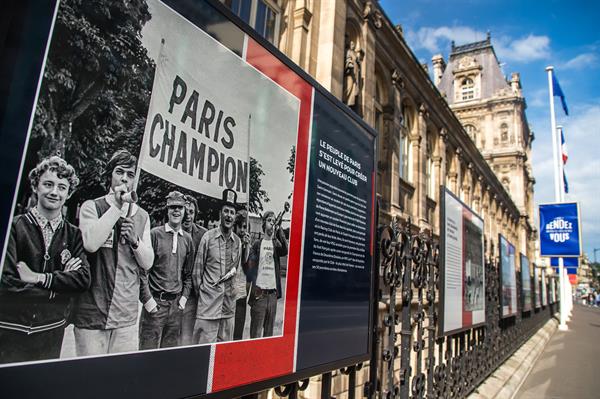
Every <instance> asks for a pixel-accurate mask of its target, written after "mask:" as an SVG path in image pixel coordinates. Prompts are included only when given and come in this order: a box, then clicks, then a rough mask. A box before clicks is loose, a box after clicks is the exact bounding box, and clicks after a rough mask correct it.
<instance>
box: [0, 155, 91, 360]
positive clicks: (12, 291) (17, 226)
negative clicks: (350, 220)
mask: <svg viewBox="0 0 600 399" xmlns="http://www.w3.org/2000/svg"><path fill="white" fill-rule="evenodd" d="M29 181H30V183H31V188H32V190H33V192H34V194H35V196H36V197H37V204H36V206H35V207H33V208H32V209H31V210H30V211H29V212H28V213H26V214H24V215H19V216H16V217H15V218H14V219H13V222H12V225H11V229H10V235H9V238H8V247H7V251H6V258H5V262H4V268H3V271H2V282H1V284H0V361H2V362H6V363H9V362H18V361H30V360H44V359H53V358H58V357H59V356H60V350H61V346H62V341H63V335H64V329H65V326H66V324H67V321H66V319H67V317H68V313H69V308H70V306H69V305H70V301H71V298H72V296H73V295H76V294H77V293H80V292H82V291H85V290H87V289H88V287H89V286H90V267H89V264H88V261H87V258H86V255H85V252H84V249H83V241H82V238H81V232H80V231H79V229H77V227H75V226H73V225H72V224H70V223H69V222H67V221H65V220H64V219H63V216H62V213H61V211H62V207H63V205H64V204H65V201H66V200H67V199H68V198H69V196H70V195H71V193H73V191H74V190H75V187H76V186H77V184H78V182H79V180H78V178H77V176H76V175H75V170H74V169H73V167H72V166H71V165H69V164H67V163H66V162H65V161H64V160H63V159H62V158H60V157H57V156H52V157H49V158H46V159H43V160H42V161H41V162H40V163H39V164H38V165H37V166H36V167H35V169H33V170H32V171H31V172H30V173H29Z"/></svg>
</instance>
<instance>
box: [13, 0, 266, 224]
mask: <svg viewBox="0 0 600 399" xmlns="http://www.w3.org/2000/svg"><path fill="white" fill-rule="evenodd" d="M151 17H152V16H151V14H150V12H149V9H148V5H147V4H146V1H145V0H128V1H112V0H99V1H95V2H94V3H93V5H92V4H91V3H89V2H86V1H83V0H64V1H62V2H61V4H60V8H59V11H58V15H57V19H56V22H55V27H54V32H53V35H52V40H51V43H50V48H49V53H48V58H47V61H46V67H45V69H44V75H43V80H42V84H41V88H40V95H39V98H38V103H37V107H36V110H35V116H34V121H33V128H32V134H31V137H30V140H29V145H28V151H27V155H26V159H25V165H24V170H25V171H29V170H30V169H32V168H33V167H34V166H35V165H36V164H37V163H38V162H39V161H40V160H41V159H42V158H43V157H45V156H48V155H53V154H60V155H61V156H62V157H63V158H65V159H66V160H67V161H68V162H69V163H70V164H71V165H73V166H74V167H75V169H76V170H77V172H78V175H79V177H80V180H81V183H80V185H79V186H78V188H77V190H76V191H75V193H74V194H73V195H72V197H71V199H70V200H69V201H68V202H67V205H68V209H69V217H70V218H71V219H73V218H74V216H75V212H76V208H77V205H78V204H80V203H81V202H82V201H84V200H87V199H90V198H95V197H98V196H100V195H102V194H104V193H106V190H107V187H106V182H104V181H103V180H102V177H101V176H102V172H103V170H104V167H105V165H106V162H107V161H108V159H109V158H110V156H111V155H112V154H113V152H114V151H116V150H117V149H121V148H125V149H128V150H129V151H130V152H131V153H132V154H135V155H137V154H138V153H139V150H140V147H141V142H142V138H143V133H144V127H145V123H146V117H147V113H148V106H149V103H150V97H151V90H152V82H153V80H154V71H155V64H154V62H153V61H152V60H151V59H150V58H149V57H148V54H147V51H146V48H145V47H144V46H143V45H142V41H141V32H142V28H143V27H144V25H145V24H146V23H147V22H148V21H149V20H150V19H151ZM263 175H264V172H263V170H262V167H261V165H260V164H259V163H258V162H257V161H256V160H255V159H252V160H251V164H250V210H251V211H253V212H258V211H260V210H262V206H263V203H266V202H268V200H269V198H268V195H267V193H266V191H265V190H264V189H262V187H261V178H262V176H263ZM172 190H179V191H182V192H184V193H186V194H187V193H189V194H191V195H194V196H195V197H196V198H197V199H198V201H199V209H198V215H199V217H200V218H201V219H203V220H204V221H206V222H207V221H209V220H216V219H218V210H219V208H220V206H219V205H220V199H218V198H210V197H207V196H203V195H199V194H197V193H194V192H191V191H189V190H185V189H182V188H181V187H178V186H176V185H175V184H172V183H170V182H167V181H164V180H162V179H159V178H158V177H156V176H153V175H150V174H148V173H144V172H142V173H141V175H140V181H139V185H138V194H139V196H140V205H141V206H142V207H144V209H146V210H147V211H148V212H149V213H150V214H151V216H152V220H153V224H158V223H161V222H162V220H164V217H165V215H164V203H165V197H166V195H167V194H168V193H169V192H170V191H172ZM30 194H31V189H30V188H29V183H28V181H27V179H26V178H25V179H22V181H21V185H20V187H19V198H18V202H19V204H20V206H19V208H20V209H23V208H24V206H25V204H26V203H27V201H28V197H29V196H30ZM17 212H19V210H17Z"/></svg>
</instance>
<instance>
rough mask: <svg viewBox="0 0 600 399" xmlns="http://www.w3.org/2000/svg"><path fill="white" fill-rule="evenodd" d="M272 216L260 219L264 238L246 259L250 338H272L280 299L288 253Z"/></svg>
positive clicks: (285, 243) (284, 240)
mask: <svg viewBox="0 0 600 399" xmlns="http://www.w3.org/2000/svg"><path fill="white" fill-rule="evenodd" d="M274 216H275V214H274V213H273V212H272V211H267V212H265V213H264V215H263V217H262V220H263V221H262V229H263V232H264V236H263V237H262V238H261V239H260V240H256V241H255V242H254V243H253V244H252V248H251V249H250V255H249V258H248V276H249V279H250V281H251V282H252V289H251V291H250V298H249V300H248V304H249V305H250V338H259V337H261V336H262V337H270V336H272V335H273V327H274V324H275V316H276V313H277V300H278V299H279V298H281V260H280V257H282V256H286V255H287V253H288V246H287V241H286V239H285V235H284V233H283V230H282V229H281V227H280V226H277V225H275V217H274Z"/></svg>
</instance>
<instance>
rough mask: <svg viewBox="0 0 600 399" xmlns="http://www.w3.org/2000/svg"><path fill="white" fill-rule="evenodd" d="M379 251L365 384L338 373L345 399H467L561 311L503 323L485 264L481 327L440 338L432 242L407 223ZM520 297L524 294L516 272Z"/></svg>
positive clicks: (493, 267) (350, 372) (293, 391)
mask: <svg viewBox="0 0 600 399" xmlns="http://www.w3.org/2000/svg"><path fill="white" fill-rule="evenodd" d="M378 244H379V251H378V254H377V255H378V258H377V264H378V266H379V267H378V268H377V273H376V274H377V277H376V280H377V281H376V289H375V292H376V293H377V294H376V295H377V297H378V298H377V300H378V305H379V306H376V307H375V309H379V311H378V312H377V313H378V314H377V317H374V323H375V324H374V325H373V326H372V328H373V330H374V332H375V336H374V339H373V352H372V357H371V361H370V365H369V379H368V381H367V382H366V383H365V384H364V386H363V389H362V390H360V389H359V390H357V389H356V388H357V384H356V381H357V371H358V370H360V369H361V368H362V367H363V365H362V364H359V365H355V366H351V367H348V368H346V369H343V370H341V373H339V374H338V375H339V376H338V377H336V378H344V377H342V376H347V378H348V391H347V393H346V394H344V396H346V397H348V398H357V397H369V398H385V399H388V398H401V399H408V398H424V397H427V398H450V397H452V398H464V397H466V396H467V395H468V394H469V393H471V392H472V391H473V390H474V389H475V388H476V387H477V386H478V385H479V384H481V383H482V382H483V381H484V380H485V379H486V378H487V377H488V376H489V375H490V374H491V373H492V372H494V370H496V369H497V368H498V367H499V366H500V365H501V364H502V363H503V362H504V361H505V360H506V359H508V358H509V357H510V356H511V355H512V354H513V353H514V352H515V351H516V350H517V349H518V348H519V347H520V346H521V345H522V344H523V343H525V342H526V341H527V340H528V339H529V338H530V337H531V336H532V335H533V334H535V332H536V331H538V330H539V329H540V328H541V327H543V325H544V324H545V323H546V322H547V321H548V320H549V319H550V318H552V317H553V316H554V314H555V312H556V311H557V309H558V305H559V304H558V302H557V303H554V304H548V305H547V306H545V307H544V306H542V307H540V308H538V309H536V308H535V306H532V310H531V311H529V312H522V305H521V303H519V304H518V311H517V315H516V316H513V317H508V318H502V317H501V315H500V304H499V300H500V287H499V284H500V280H499V276H498V262H497V260H496V259H487V260H486V264H485V275H486V286H485V292H486V297H485V298H486V303H485V309H486V323H485V325H483V326H479V327H476V328H472V329H468V330H466V331H463V332H460V333H456V334H453V335H450V336H447V337H439V336H438V335H437V326H438V321H439V318H438V300H439V285H440V284H441V282H440V264H439V245H438V242H437V240H436V239H435V238H434V237H433V235H432V234H431V233H430V232H425V231H419V230H418V229H416V228H415V227H414V226H412V224H411V222H410V220H409V221H407V222H405V223H402V224H400V223H399V222H397V223H394V224H392V225H390V226H386V227H383V228H381V229H380V230H379V232H378ZM486 246H487V242H486ZM489 253H494V249H493V248H491V250H490V251H489ZM532 284H533V282H532ZM517 292H519V293H520V292H521V278H520V273H519V272H517ZM332 378H333V377H332V373H331V372H330V373H325V374H323V375H322V376H321V390H320V397H321V398H323V399H328V398H333V396H332ZM308 385H309V381H308V380H303V381H297V382H295V383H292V384H289V385H286V386H285V387H280V388H277V389H276V390H275V392H276V393H277V395H279V396H283V397H289V398H290V399H295V398H298V397H299V394H300V392H302V391H303V390H305V389H306V388H307V387H308ZM359 391H360V392H359ZM357 393H358V396H357Z"/></svg>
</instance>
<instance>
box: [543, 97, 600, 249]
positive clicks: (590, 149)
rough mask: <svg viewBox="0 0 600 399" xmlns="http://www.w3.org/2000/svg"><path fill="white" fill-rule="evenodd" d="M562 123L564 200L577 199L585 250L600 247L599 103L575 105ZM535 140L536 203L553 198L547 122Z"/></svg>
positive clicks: (552, 176)
mask: <svg viewBox="0 0 600 399" xmlns="http://www.w3.org/2000/svg"><path fill="white" fill-rule="evenodd" d="M560 123H561V124H562V125H563V126H564V132H565V139H566V142H567V145H568V147H569V160H568V162H567V165H566V168H565V171H566V174H567V179H568V181H569V190H570V193H569V194H567V195H566V200H567V201H578V202H579V204H580V207H581V215H582V227H583V229H582V230H583V231H582V235H583V246H584V251H586V252H590V249H591V248H600V201H598V196H599V194H600V189H599V187H600V157H599V156H598V148H600V104H592V105H587V106H583V107H581V106H580V107H577V105H575V106H574V107H573V109H572V115H571V116H570V117H568V118H564V119H562V120H561V121H560ZM534 125H536V126H538V129H540V128H541V129H542V130H537V132H536V141H535V142H534V148H533V151H532V155H533V160H532V162H533V172H534V176H535V178H536V181H537V183H536V185H535V200H536V203H544V202H553V201H554V169H553V163H552V142H551V141H550V137H549V136H550V134H549V131H550V127H549V125H550V121H549V120H547V121H546V120H545V119H544V120H540V121H539V123H535V124H534Z"/></svg>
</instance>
